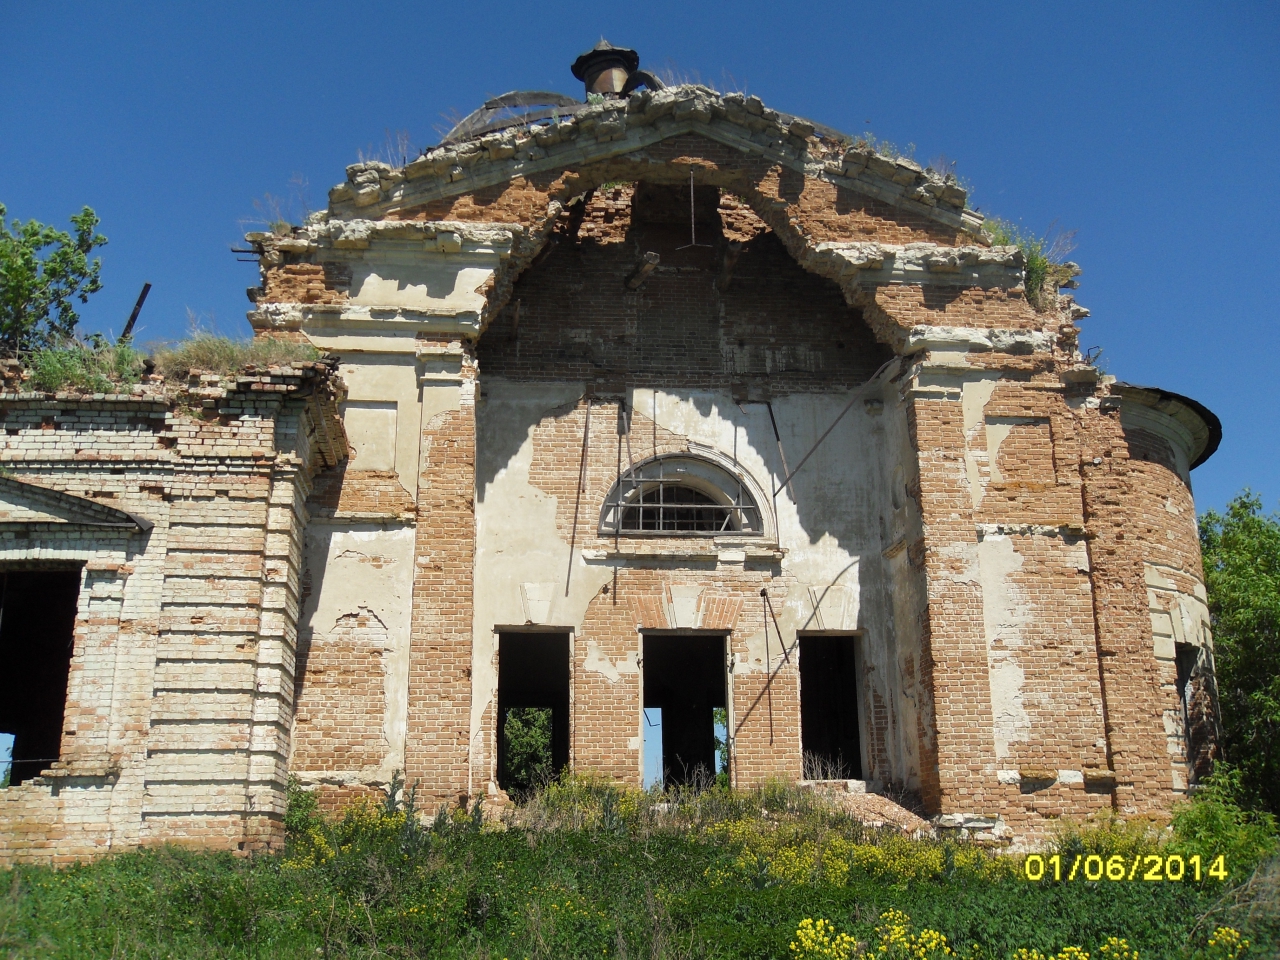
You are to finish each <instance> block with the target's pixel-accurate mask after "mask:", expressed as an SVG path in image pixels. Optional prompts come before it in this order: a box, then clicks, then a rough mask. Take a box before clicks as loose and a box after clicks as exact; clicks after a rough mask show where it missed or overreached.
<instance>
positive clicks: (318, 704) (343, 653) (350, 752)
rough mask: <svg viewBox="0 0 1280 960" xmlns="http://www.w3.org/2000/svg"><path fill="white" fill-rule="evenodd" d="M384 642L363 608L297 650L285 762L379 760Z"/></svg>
mask: <svg viewBox="0 0 1280 960" xmlns="http://www.w3.org/2000/svg"><path fill="white" fill-rule="evenodd" d="M389 642H390V640H389V637H388V635H387V627H386V624H384V623H383V622H382V621H381V620H379V619H378V616H377V614H375V613H374V612H373V611H372V610H369V609H367V608H365V609H363V610H361V611H360V612H359V613H349V614H345V615H344V616H342V617H341V618H339V620H338V622H337V624H336V625H335V626H334V629H333V630H332V631H331V632H330V633H329V634H328V636H326V637H325V638H324V640H323V641H322V642H316V641H314V640H312V641H308V642H306V643H305V644H303V646H302V648H301V649H299V651H298V672H299V676H300V677H301V676H302V675H305V676H306V684H305V685H301V689H300V690H299V693H298V697H297V703H296V706H295V714H294V727H293V755H292V758H291V760H290V762H291V763H292V764H294V765H295V766H296V767H297V768H299V769H303V770H332V769H359V768H361V767H367V766H375V767H376V766H377V765H378V763H379V762H380V761H381V759H382V756H383V754H384V753H385V752H386V748H387V743H386V737H385V736H384V731H383V717H384V716H385V714H386V698H385V696H384V692H383V684H384V673H385V667H384V666H383V663H382V660H383V656H384V655H385V654H386V652H387V648H388V646H389ZM325 792H326V793H327V791H325Z"/></svg>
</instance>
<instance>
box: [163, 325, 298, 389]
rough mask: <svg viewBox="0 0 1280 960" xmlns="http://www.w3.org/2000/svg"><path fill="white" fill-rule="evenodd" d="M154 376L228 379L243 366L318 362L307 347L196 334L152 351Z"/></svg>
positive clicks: (271, 340)
mask: <svg viewBox="0 0 1280 960" xmlns="http://www.w3.org/2000/svg"><path fill="white" fill-rule="evenodd" d="M154 358H155V362H156V372H157V373H159V374H162V375H163V376H165V377H166V378H168V379H184V378H185V377H186V376H187V374H188V373H189V372H190V371H192V370H202V371H204V372H206V373H219V374H222V375H223V376H230V375H232V374H235V373H239V372H240V371H241V370H243V369H244V368H245V367H247V366H257V367H267V366H273V365H279V364H285V363H289V362H290V361H293V360H318V359H319V358H320V351H319V350H317V349H316V348H315V347H313V346H311V345H310V344H309V343H295V342H293V341H292V340H278V339H276V338H275V337H255V338H253V339H252V340H234V339H232V338H230V337H219V336H216V335H214V334H212V333H197V334H195V335H194V336H191V337H188V338H187V339H186V340H180V341H178V342H176V343H169V344H162V345H160V346H158V347H156V349H155V354H154Z"/></svg>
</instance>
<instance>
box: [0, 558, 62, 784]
mask: <svg viewBox="0 0 1280 960" xmlns="http://www.w3.org/2000/svg"><path fill="white" fill-rule="evenodd" d="M79 596H80V571H79V570H31V571H14V572H12V573H3V574H0V664H2V665H3V668H2V669H0V737H3V738H4V739H6V740H9V741H10V749H11V751H12V753H11V756H12V759H11V761H10V764H9V783H10V784H11V785H14V786H16V785H18V784H20V783H23V782H25V781H27V780H30V779H32V778H34V777H38V776H39V775H40V771H41V770H44V769H46V768H47V767H48V766H49V765H50V764H52V763H53V762H54V761H55V760H57V759H58V756H59V753H60V751H61V748H62V716H63V711H64V709H65V707H66V702H67V675H68V673H69V672H70V669H71V653H72V648H73V646H74V643H75V627H76V601H77V599H78V598H79ZM6 734H7V737H6V736H5V735H6ZM0 749H3V748H2V746H0ZM2 766H3V764H2V763H0V767H2ZM3 777H4V772H3V770H2V769H0V779H3Z"/></svg>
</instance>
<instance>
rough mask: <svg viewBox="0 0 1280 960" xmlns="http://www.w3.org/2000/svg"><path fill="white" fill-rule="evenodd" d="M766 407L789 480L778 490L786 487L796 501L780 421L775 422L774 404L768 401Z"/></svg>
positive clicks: (774, 492)
mask: <svg viewBox="0 0 1280 960" xmlns="http://www.w3.org/2000/svg"><path fill="white" fill-rule="evenodd" d="M764 405H765V407H766V408H767V409H768V411H769V423H771V424H772V425H773V441H774V443H776V444H777V445H778V457H779V458H780V459H781V460H782V472H783V473H784V474H786V477H787V479H786V480H783V481H782V483H781V484H780V485H779V486H778V490H781V489H782V488H783V487H786V488H787V493H789V494H791V499H792V500H795V498H796V492H795V491H794V490H792V489H791V473H790V468H789V467H788V466H787V455H786V454H785V453H783V452H782V437H781V436H780V435H779V433H778V421H777V420H775V419H774V416H773V402H772V401H771V400H766V401H765V402H764ZM778 490H775V491H773V495H774V496H775V497H776V496H777V495H778Z"/></svg>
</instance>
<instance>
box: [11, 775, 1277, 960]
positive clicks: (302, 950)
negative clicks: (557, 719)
mask: <svg viewBox="0 0 1280 960" xmlns="http://www.w3.org/2000/svg"><path fill="white" fill-rule="evenodd" d="M1201 819H1202V820H1203V818H1201ZM1228 819H1230V818H1228ZM1237 819H1238V818H1237ZM287 826H288V835H289V842H288V850H287V852H286V853H285V854H284V855H283V856H260V857H256V858H247V859H246V858H239V857H235V856H233V855H231V854H225V853H202V852H192V851H185V850H180V849H174V848H165V849H158V850H149V851H143V852H132V853H124V854H116V855H113V856H109V857H105V858H102V859H100V860H98V861H95V862H93V863H90V864H87V865H82V866H76V867H72V868H68V869H63V870H53V869H49V868H43V867H21V868H17V869H15V870H12V871H10V872H9V873H8V874H7V875H6V874H0V953H3V954H4V955H5V956H9V957H14V958H28V957H42V958H45V957H67V958H70V957H76V958H82V957H122V958H123V957H159V956H173V957H298V958H301V957H307V958H314V957H352V958H355V957H368V958H372V957H432V958H462V957H488V958H495V960H496V958H516V957H529V958H553V957H554V958H588V957H590V958H598V957H625V958H652V957H673V958H674V957H706V958H771V957H772V958H792V960H808V958H817V957H828V958H844V957H851V956H854V955H856V954H855V952H854V951H856V950H859V949H861V948H862V946H863V945H865V946H866V947H867V948H868V949H869V950H870V951H871V952H872V953H873V954H875V955H877V956H880V957H886V958H895V957H903V958H905V957H908V956H910V957H916V958H919V957H923V958H929V957H947V956H961V957H966V956H967V957H977V956H981V957H987V958H1006V957H1017V958H1019V960H1027V958H1034V957H1037V956H1038V957H1043V958H1049V957H1055V956H1060V957H1075V958H1076V960H1079V958H1081V957H1083V956H1084V953H1077V954H1072V953H1065V954H1064V953H1062V951H1064V950H1066V949H1067V948H1071V947H1077V948H1080V950H1082V951H1084V952H1087V953H1088V954H1089V955H1090V956H1091V957H1092V958H1094V960H1099V958H1103V957H1106V958H1117V957H1124V956H1130V957H1132V956H1140V957H1141V958H1143V960H1159V958H1163V957H1170V958H1193V957H1194V958H1199V957H1227V956H1232V955H1233V953H1232V951H1233V950H1234V951H1237V952H1236V953H1235V954H1234V955H1237V956H1238V955H1241V954H1239V952H1238V948H1239V942H1240V941H1242V940H1243V939H1245V938H1248V939H1252V940H1253V941H1254V942H1253V943H1252V945H1251V947H1250V948H1249V949H1250V951H1251V952H1247V953H1244V954H1243V956H1246V957H1247V956H1257V957H1267V956H1274V955H1275V954H1274V952H1271V951H1273V950H1274V949H1275V943H1276V941H1274V940H1273V941H1271V943H1270V944H1267V943H1265V942H1264V941H1263V939H1262V938H1263V937H1265V936H1267V933H1266V929H1267V928H1266V919H1265V909H1264V910H1263V911H1262V912H1261V913H1259V910H1258V903H1262V904H1263V906H1264V908H1265V905H1266V898H1267V896H1270V897H1271V898H1272V900H1271V903H1272V908H1274V906H1275V902H1274V901H1275V896H1276V889H1277V886H1280V867H1277V866H1276V865H1275V863H1274V861H1273V862H1272V866H1271V867H1270V868H1264V869H1263V871H1261V873H1260V875H1261V876H1262V877H1263V880H1262V881H1261V886H1257V884H1258V881H1257V878H1256V877H1255V880H1254V883H1255V886H1257V889H1252V888H1250V887H1249V886H1248V885H1239V884H1236V883H1235V882H1234V881H1228V883H1227V884H1226V885H1224V884H1222V883H1219V882H1217V881H1213V882H1209V881H1202V882H1200V883H1194V882H1183V883H1171V882H1164V883H1142V882H1120V883H1115V882H1107V881H1102V882H1073V883H1068V882H1065V881H1064V882H1060V883H1052V882H1040V883H1031V882H1028V881H1027V880H1026V879H1024V878H1023V877H1022V876H1021V866H1022V864H1021V859H1020V858H1018V857H1000V856H995V855H992V854H991V853H989V852H988V851H985V850H983V849H981V848H980V847H977V846H975V845H971V844H967V843H956V842H944V841H937V840H910V839H907V838H904V837H901V836H899V835H896V834H891V833H882V832H877V831H874V830H869V829H866V828H864V827H862V826H861V825H860V824H858V823H856V822H854V821H852V820H850V819H849V818H848V817H847V816H845V815H844V814H842V813H840V812H838V811H835V810H833V809H831V808H828V807H826V806H823V805H822V804H821V803H820V801H818V800H815V799H814V798H813V797H812V796H811V795H806V794H803V793H801V792H799V791H797V790H795V789H793V788H786V787H781V786H777V787H767V788H764V789H759V790H755V791H745V792H731V791H728V790H720V789H712V790H709V791H706V792H704V793H702V794H700V795H696V796H695V795H692V794H678V793H677V794H667V795H665V796H663V795H657V794H652V793H641V792H639V791H634V790H620V789H617V788H615V787H613V786H610V785H608V784H605V783H602V782H598V781H590V780H582V779H573V778H567V779H565V780H562V781H561V782H559V783H555V784H552V785H550V786H548V787H547V788H545V789H544V790H542V791H541V792H540V793H539V794H537V795H536V796H535V797H534V798H533V799H532V800H530V802H529V803H527V804H526V805H525V806H524V807H522V808H521V810H520V812H519V814H518V816H517V818H516V819H515V820H514V821H512V822H510V823H508V824H494V823H491V822H488V821H486V820H485V819H484V818H483V817H481V816H480V815H479V814H478V813H473V812H468V811H454V812H453V813H446V814H444V815H443V816H439V817H437V818H436V820H435V823H434V824H432V825H426V824H425V823H424V822H423V821H422V820H421V819H420V818H419V817H418V815H417V811H416V810H415V809H414V803H413V799H412V795H410V796H408V797H405V796H404V795H403V794H400V795H399V796H397V798H396V799H395V800H384V801H383V802H373V801H368V802H364V803H361V804H357V805H355V806H353V807H351V808H349V809H348V810H347V811H346V812H345V813H344V814H343V816H341V817H339V818H335V819H326V818H324V817H322V816H321V815H320V814H319V813H318V812H317V811H316V808H315V804H314V800H313V798H311V797H310V796H309V795H308V794H305V793H301V792H299V791H296V790H295V791H294V792H293V793H292V795H291V798H290V806H289V812H288V816H287ZM1200 826H1201V827H1204V823H1201V824H1200ZM1219 827H1220V828H1221V824H1220V825H1219ZM1221 829H1226V832H1227V833H1230V832H1231V831H1232V830H1237V831H1238V829H1239V826H1238V824H1237V825H1236V826H1231V827H1229V828H1221ZM1259 836H1261V839H1259ZM1236 839H1237V840H1238V839H1239V838H1238V837H1237V838H1236ZM1160 842H1163V843H1165V844H1166V848H1167V845H1168V844H1170V843H1178V842H1187V838H1186V837H1181V836H1180V835H1177V834H1175V836H1174V839H1173V840H1163V841H1161V840H1157V839H1156V837H1155V836H1154V835H1153V834H1147V833H1145V832H1144V831H1143V830H1142V829H1137V828H1126V827H1118V826H1116V825H1114V824H1113V825H1109V826H1107V827H1106V828H1105V829H1103V830H1092V831H1089V830H1086V831H1083V832H1077V833H1075V834H1073V835H1072V836H1070V837H1067V838H1065V839H1064V843H1069V844H1083V845H1084V846H1085V847H1088V848H1090V849H1097V850H1100V851H1102V852H1104V853H1108V852H1110V851H1111V850H1112V848H1116V849H1119V848H1121V847H1123V848H1124V850H1125V852H1126V853H1128V852H1129V851H1130V850H1131V849H1132V848H1133V847H1134V845H1135V844H1137V845H1138V846H1139V847H1141V848H1142V849H1148V850H1149V849H1155V845H1156V844H1157V843H1160ZM1199 842H1207V843H1215V842H1217V839H1207V840H1206V838H1205V837H1203V836H1201V837H1200V838H1199ZM1252 842H1253V843H1254V846H1253V847H1252V848H1250V849H1251V853H1250V857H1251V858H1252V859H1253V860H1258V859H1259V858H1261V857H1263V856H1265V855H1266V853H1267V849H1268V848H1267V844H1268V843H1271V842H1272V840H1271V839H1270V836H1269V835H1255V836H1253V841H1252ZM1266 869H1270V870H1271V871H1272V872H1271V874H1270V875H1269V876H1271V880H1270V881H1267V880H1266V877H1267V876H1268V874H1267V873H1266ZM1234 873H1235V876H1237V877H1239V878H1241V879H1243V878H1244V877H1246V876H1248V875H1249V873H1250V868H1249V864H1248V863H1247V862H1242V863H1240V864H1238V865H1237V867H1236V868H1235V871H1234ZM1267 882H1270V883H1271V888H1270V894H1267V893H1266V892H1265V887H1266V883H1267ZM1259 890H1261V891H1263V892H1262V893H1261V894H1260V893H1259ZM1241 891H1243V893H1241ZM1224 894H1225V895H1226V898H1225V899H1224ZM1233 896H1234V897H1236V898H1237V899H1238V900H1239V902H1238V903H1234V904H1233V903H1232V902H1229V901H1230V900H1231V897H1233ZM1241 897H1243V899H1241ZM1251 898H1252V899H1251ZM1250 910H1252V911H1253V912H1254V913H1255V914H1256V915H1257V916H1258V917H1261V918H1262V919H1261V920H1257V922H1254V927H1255V928H1256V929H1253V928H1250V929H1245V930H1244V931H1243V932H1233V931H1232V930H1229V929H1227V928H1228V927H1230V926H1231V921H1235V923H1236V924H1237V925H1243V926H1248V924H1247V923H1245V922H1244V921H1243V920H1241V919H1240V918H1245V919H1246V920H1247V918H1248V915H1249V911H1250ZM1213 911H1216V912H1213ZM1272 920H1273V921H1274V920H1275V917H1274V915H1273V916H1272ZM1251 922H1252V921H1251ZM1220 928H1221V930H1222V931H1225V932H1216V931H1219V930H1220ZM1275 932H1276V931H1275V930H1274V929H1273V930H1272V934H1274V933H1275ZM1214 937H1217V939H1216V940H1215V939H1213V938H1214ZM1232 937H1235V938H1236V940H1232ZM1211 940H1212V941H1213V942H1212V944H1211V943H1210V941H1211ZM1108 944H1110V946H1108ZM1232 944H1235V945H1234V946H1233V945H1232ZM881 946H884V947H885V949H884V950H880V949H879V948H880V947H881ZM1020 950H1021V951H1023V952H1022V953H1019V952H1018V951H1020ZM1125 950H1127V951H1130V952H1129V953H1128V954H1126V953H1124V952H1123V951H1125ZM947 951H951V952H947ZM1030 951H1039V953H1038V954H1037V953H1033V952H1030Z"/></svg>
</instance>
